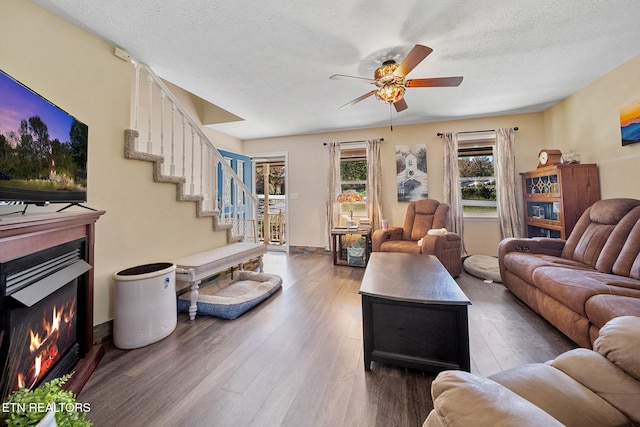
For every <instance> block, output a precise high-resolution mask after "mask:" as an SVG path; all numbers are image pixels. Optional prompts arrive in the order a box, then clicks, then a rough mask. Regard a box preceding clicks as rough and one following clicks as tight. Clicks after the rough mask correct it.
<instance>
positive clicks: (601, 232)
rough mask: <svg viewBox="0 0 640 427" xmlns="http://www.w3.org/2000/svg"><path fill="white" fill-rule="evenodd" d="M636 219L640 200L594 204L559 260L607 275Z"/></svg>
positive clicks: (577, 227) (572, 235) (638, 214)
mask: <svg viewBox="0 0 640 427" xmlns="http://www.w3.org/2000/svg"><path fill="white" fill-rule="evenodd" d="M638 218H640V200H635V199H624V198H620V199H607V200H600V201H598V202H596V203H594V204H593V205H592V206H591V207H589V208H587V210H585V212H584V214H583V215H582V216H581V217H580V219H579V220H578V222H577V223H576V225H575V227H574V228H573V231H572V232H571V235H570V236H569V238H568V239H567V243H566V244H565V246H564V248H563V250H562V257H563V258H567V259H573V260H575V261H579V262H581V263H584V264H587V265H589V266H590V267H592V268H593V269H597V270H598V271H602V272H605V273H609V272H610V271H611V268H612V267H613V264H614V262H615V261H616V259H617V257H618V255H619V254H620V251H621V250H622V247H623V245H624V243H625V241H626V238H627V235H628V234H629V231H630V230H631V228H632V227H633V226H634V225H635V223H636V222H637V220H638Z"/></svg>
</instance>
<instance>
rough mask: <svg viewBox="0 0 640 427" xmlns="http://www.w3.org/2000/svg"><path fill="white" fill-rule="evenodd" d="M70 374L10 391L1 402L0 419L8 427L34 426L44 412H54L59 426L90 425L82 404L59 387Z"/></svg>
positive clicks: (71, 394)
mask: <svg viewBox="0 0 640 427" xmlns="http://www.w3.org/2000/svg"><path fill="white" fill-rule="evenodd" d="M70 377H71V374H68V375H64V376H62V377H60V378H56V379H54V380H51V381H49V382H46V383H44V384H42V385H40V386H39V387H37V388H35V389H33V390H27V389H25V388H23V389H20V390H17V391H14V392H12V393H11V394H10V395H9V396H8V397H7V399H6V400H5V402H4V403H3V405H2V406H3V408H2V409H3V410H2V422H3V423H4V424H5V425H7V426H9V427H23V426H35V425H37V424H38V422H40V420H41V419H42V418H44V416H45V415H46V414H47V412H51V411H54V412H55V418H56V424H57V425H58V426H59V427H85V426H87V427H89V426H92V425H93V423H91V421H89V420H87V419H86V415H87V414H86V412H88V409H86V408H84V406H85V405H83V404H81V403H78V402H77V401H76V397H75V395H74V394H73V392H71V391H69V390H64V389H63V388H62V385H63V384H64V383H66V382H67V380H68V379H69V378H70ZM79 409H85V410H79Z"/></svg>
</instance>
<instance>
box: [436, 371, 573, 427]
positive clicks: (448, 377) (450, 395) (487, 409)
mask: <svg viewBox="0 0 640 427" xmlns="http://www.w3.org/2000/svg"><path fill="white" fill-rule="evenodd" d="M431 396H432V397H433V406H434V410H433V411H432V412H431V413H430V414H429V417H428V418H427V420H426V421H425V424H424V426H428V427H433V426H447V425H460V426H472V425H475V426H510V425H512V426H521V427H534V426H561V425H562V424H561V423H560V422H558V420H556V419H554V418H553V417H552V416H551V415H549V414H547V413H546V412H544V411H543V410H542V409H540V408H538V407H536V406H535V405H534V404H532V403H531V402H529V401H527V400H526V399H523V398H521V397H520V396H518V395H517V394H515V393H514V392H512V391H510V390H509V389H507V388H506V387H503V386H501V385H500V384H497V383H496V382H494V381H492V380H490V379H487V378H483V377H478V376H476V375H473V374H470V373H468V372H464V371H444V372H441V373H440V374H438V376H437V377H436V379H435V380H434V381H433V384H432V386H431Z"/></svg>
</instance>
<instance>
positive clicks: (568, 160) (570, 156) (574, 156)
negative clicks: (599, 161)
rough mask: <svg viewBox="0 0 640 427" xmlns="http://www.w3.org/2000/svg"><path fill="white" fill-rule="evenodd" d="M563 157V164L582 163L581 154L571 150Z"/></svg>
mask: <svg viewBox="0 0 640 427" xmlns="http://www.w3.org/2000/svg"><path fill="white" fill-rule="evenodd" d="M561 159H562V164H563V165H577V164H578V163H580V154H578V153H576V152H575V151H573V150H571V151H569V152H568V153H564V154H563V155H562V157H561Z"/></svg>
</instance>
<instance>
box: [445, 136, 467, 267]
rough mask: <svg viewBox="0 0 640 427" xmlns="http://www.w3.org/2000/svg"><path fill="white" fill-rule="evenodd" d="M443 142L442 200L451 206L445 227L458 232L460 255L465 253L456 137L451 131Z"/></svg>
mask: <svg viewBox="0 0 640 427" xmlns="http://www.w3.org/2000/svg"><path fill="white" fill-rule="evenodd" d="M442 141H443V143H444V189H443V191H444V200H443V201H444V202H445V203H448V204H449V205H450V206H451V210H450V214H449V220H448V221H449V225H448V226H447V229H448V230H449V231H452V232H454V233H458V234H459V235H460V239H461V242H460V244H461V248H462V256H466V255H467V250H466V249H465V246H464V218H463V212H462V194H461V191H460V172H459V170H458V137H457V135H455V134H454V133H452V132H446V133H444V134H443V135H442Z"/></svg>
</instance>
